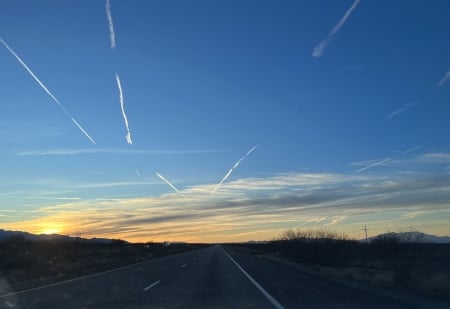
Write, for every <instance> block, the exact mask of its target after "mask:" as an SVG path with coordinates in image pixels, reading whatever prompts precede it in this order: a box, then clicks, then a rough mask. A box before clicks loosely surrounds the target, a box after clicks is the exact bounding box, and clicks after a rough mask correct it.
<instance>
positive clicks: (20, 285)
mask: <svg viewBox="0 0 450 309" xmlns="http://www.w3.org/2000/svg"><path fill="white" fill-rule="evenodd" d="M202 246H204V245H196V244H183V243H178V244H171V245H167V244H164V243H138V244H136V243H134V244H131V243H127V242H124V241H121V240H112V241H108V242H95V241H86V240H84V239H75V240H72V241H67V240H58V239H43V240H29V239H26V238H25V237H22V236H15V237H10V238H7V239H3V240H0V279H1V280H2V281H6V282H7V283H8V285H9V286H10V288H11V289H12V290H22V289H27V288H32V287H35V286H39V285H43V284H48V283H52V282H56V281H61V280H65V279H69V278H73V277H79V276H83V275H88V274H91V273H96V272H101V271H105V270H108V269H112V268H115V267H120V266H124V265H129V264H133V263H137V262H141V261H145V260H148V259H152V258H157V257H160V256H164V255H169V254H174V253H179V252H183V251H188V250H192V249H197V248H200V247H202ZM0 288H1V286H0ZM0 292H1V291H0Z"/></svg>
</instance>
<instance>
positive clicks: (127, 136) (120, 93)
mask: <svg viewBox="0 0 450 309" xmlns="http://www.w3.org/2000/svg"><path fill="white" fill-rule="evenodd" d="M116 82H117V88H118V89H119V100H120V108H121V110H122V116H123V120H124V121H125V128H126V130H127V135H126V136H125V138H126V139H127V143H128V144H133V141H132V140H131V132H130V127H129V126H128V118H127V115H126V114H125V108H124V103H123V90H122V83H121V82H120V77H119V75H118V74H117V73H116Z"/></svg>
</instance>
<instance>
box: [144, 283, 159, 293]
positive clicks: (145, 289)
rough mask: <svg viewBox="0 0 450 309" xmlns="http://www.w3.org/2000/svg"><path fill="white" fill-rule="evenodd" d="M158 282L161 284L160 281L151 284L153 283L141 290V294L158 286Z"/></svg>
mask: <svg viewBox="0 0 450 309" xmlns="http://www.w3.org/2000/svg"><path fill="white" fill-rule="evenodd" d="M160 282H161V281H160V280H158V281H155V282H153V283H152V284H150V285H149V286H148V287H146V288H144V289H143V290H142V292H145V291H148V290H150V289H151V288H152V287H154V286H156V285H158V284H159V283H160Z"/></svg>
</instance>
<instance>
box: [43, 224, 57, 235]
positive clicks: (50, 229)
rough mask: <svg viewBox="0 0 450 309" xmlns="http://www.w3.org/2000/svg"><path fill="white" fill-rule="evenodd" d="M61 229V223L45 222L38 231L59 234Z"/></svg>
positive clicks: (46, 233)
mask: <svg viewBox="0 0 450 309" xmlns="http://www.w3.org/2000/svg"><path fill="white" fill-rule="evenodd" d="M61 231H62V226H61V224H51V223H50V224H46V225H45V226H43V227H42V228H41V230H40V232H39V234H45V235H51V234H60V233H61Z"/></svg>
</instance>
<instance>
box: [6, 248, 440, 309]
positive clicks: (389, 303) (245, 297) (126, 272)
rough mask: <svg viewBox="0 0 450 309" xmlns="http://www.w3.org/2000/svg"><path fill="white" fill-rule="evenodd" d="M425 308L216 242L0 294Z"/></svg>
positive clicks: (119, 303)
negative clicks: (78, 276) (165, 255)
mask: <svg viewBox="0 0 450 309" xmlns="http://www.w3.org/2000/svg"><path fill="white" fill-rule="evenodd" d="M0 284H4V283H2V282H0ZM423 307H427V309H429V308H433V307H436V308H439V307H440V306H437V305H436V306H433V305H430V304H426V305H424V304H423V303H422V304H420V303H417V302H415V301H414V300H413V299H409V300H408V301H402V300H399V299H396V298H393V297H390V296H387V295H385V294H383V293H379V292H376V291H370V290H367V289H361V288H358V287H349V286H348V285H345V284H339V283H336V282H334V281H330V280H324V279H321V278H318V277H314V276H311V275H309V274H306V273H304V272H302V271H300V270H297V269H294V268H292V267H289V266H286V265H283V264H280V263H277V262H274V261H271V260H267V259H264V258H260V257H255V256H252V255H248V254H245V253H242V252H237V251H234V250H231V249H230V248H228V247H225V246H219V245H215V246H210V247H207V248H204V249H199V250H194V251H190V252H185V253H180V254H175V255H171V256H167V257H162V258H158V259H154V260H150V261H146V262H142V263H138V264H135V265H131V266H127V267H122V268H119V269H115V270H111V271H107V272H103V273H99V274H94V275H90V276H86V277H81V278H77V279H73V280H68V281H65V282H61V283H57V284H53V285H49V286H44V287H39V288H35V289H31V290H26V291H19V292H12V291H11V292H10V293H7V294H3V295H0V308H33V309H35V308H46V309H48V308H261V309H264V308H423Z"/></svg>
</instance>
